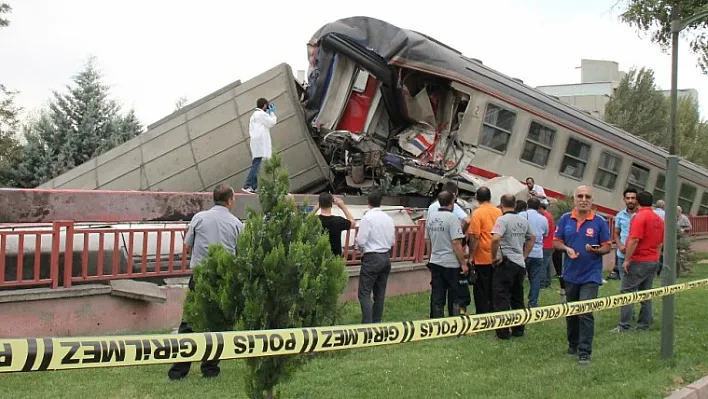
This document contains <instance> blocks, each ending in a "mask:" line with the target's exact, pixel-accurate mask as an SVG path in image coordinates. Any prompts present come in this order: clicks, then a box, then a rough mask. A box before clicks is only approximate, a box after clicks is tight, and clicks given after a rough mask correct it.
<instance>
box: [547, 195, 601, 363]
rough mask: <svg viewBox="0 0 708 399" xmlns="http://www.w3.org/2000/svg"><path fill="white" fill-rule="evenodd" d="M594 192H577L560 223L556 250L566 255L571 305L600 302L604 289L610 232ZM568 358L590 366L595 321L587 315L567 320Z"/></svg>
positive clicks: (566, 271)
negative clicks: (596, 208)
mask: <svg viewBox="0 0 708 399" xmlns="http://www.w3.org/2000/svg"><path fill="white" fill-rule="evenodd" d="M592 194H593V193H592V189H591V188H590V187H588V186H579V187H578V188H576V189H575V193H574V195H573V201H574V203H575V207H574V208H573V210H572V211H571V212H567V213H565V214H564V215H563V216H561V218H560V219H558V224H557V226H556V232H555V236H554V243H553V244H554V247H555V248H556V249H558V250H561V251H565V254H566V258H565V263H564V264H563V281H565V295H566V297H567V300H568V302H578V301H585V300H589V299H595V298H597V295H598V291H599V289H600V285H602V256H603V255H605V254H608V253H609V252H610V248H611V244H612V242H611V241H610V228H609V226H608V225H607V221H606V220H605V219H604V218H603V217H602V216H600V215H597V214H595V212H593V210H592V204H593V199H592ZM566 328H567V334H568V354H569V355H573V356H575V355H578V363H579V364H580V365H587V364H588V363H589V362H590V357H591V355H592V341H593V336H594V335H595V318H594V316H593V314H592V313H586V314H582V315H577V316H570V317H567V318H566Z"/></svg>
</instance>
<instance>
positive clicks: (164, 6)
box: [0, 0, 708, 125]
mask: <svg viewBox="0 0 708 399" xmlns="http://www.w3.org/2000/svg"><path fill="white" fill-rule="evenodd" d="M3 1H7V2H9V3H10V5H11V6H12V7H13V9H14V10H13V12H12V14H10V16H9V18H10V20H11V25H10V27H8V28H4V29H2V30H0V82H3V83H5V84H6V85H7V86H9V87H10V88H12V89H16V90H20V91H21V94H20V95H19V97H18V102H19V105H20V106H22V107H24V108H25V109H27V110H29V111H31V110H33V109H37V108H39V107H42V106H43V105H44V104H46V101H47V99H48V98H49V97H50V95H51V92H52V90H63V88H64V85H66V84H68V83H70V81H71V77H72V76H73V75H74V74H75V73H76V72H78V71H79V70H80V69H81V68H82V66H83V64H84V63H85V61H86V60H87V59H88V57H89V56H90V55H94V56H96V57H97V61H98V65H99V67H100V68H101V70H102V71H103V73H104V81H105V83H107V84H109V85H110V86H111V90H112V91H111V92H112V94H113V96H114V97H115V98H116V99H117V100H119V101H120V103H121V104H122V105H123V107H124V108H130V107H133V108H135V110H136V113H137V115H138V117H139V118H140V120H141V121H142V122H143V124H144V125H148V124H150V123H153V122H155V121H157V120H159V119H161V118H162V117H164V116H166V115H167V114H169V113H171V112H172V110H173V108H174V103H175V101H176V100H177V99H178V98H179V97H181V96H186V97H187V99H188V100H189V101H190V102H192V101H196V100H198V99H199V98H200V97H202V96H204V95H206V94H208V93H210V92H212V91H215V90H217V89H219V88H221V87H223V86H226V85H227V84H229V83H231V82H233V81H235V80H237V79H241V80H242V81H245V80H247V79H249V78H251V77H253V76H255V75H258V74H259V73H261V72H262V71H264V70H266V69H269V68H271V67H273V66H275V65H277V64H279V63H281V62H287V63H288V64H290V65H291V67H292V68H293V70H294V71H295V70H297V69H305V68H306V66H307V60H306V49H305V43H306V42H307V40H309V38H310V37H311V36H312V34H313V33H314V32H315V31H316V30H317V29H318V28H320V27H321V26H322V25H324V24H326V23H327V22H330V21H333V20H336V19H339V18H343V17H349V16H355V15H366V16H371V17H375V18H380V19H383V20H385V21H388V22H390V23H392V24H394V25H397V26H400V27H403V28H408V29H413V30H417V31H419V32H422V33H426V34H428V35H429V36H432V37H434V38H436V39H438V40H439V41H441V42H443V43H446V44H448V45H450V46H452V47H454V48H456V49H458V50H459V51H461V52H462V53H464V54H465V55H466V56H468V57H473V58H479V59H481V60H482V61H483V62H484V63H485V65H488V66H490V67H492V68H494V69H497V70H499V71H500V72H502V73H505V74H507V75H510V76H513V77H518V78H521V79H523V80H524V81H525V83H527V84H529V85H532V86H539V85H549V84H563V83H575V82H580V70H579V69H576V67H579V66H580V59H581V58H590V59H605V60H613V61H617V62H619V64H620V69H621V70H625V71H626V70H628V69H629V68H630V67H632V66H646V67H651V68H653V69H654V70H655V71H656V77H657V83H658V84H659V85H660V86H661V87H662V88H666V89H668V88H669V85H670V67H671V60H670V57H669V55H667V54H664V53H662V52H661V51H660V49H659V47H658V46H657V45H655V44H653V43H651V42H650V41H649V40H648V39H642V38H640V37H639V36H638V35H637V34H636V33H635V32H634V31H633V30H632V28H630V27H628V26H625V25H623V24H621V23H620V21H619V19H618V16H619V13H620V10H617V9H615V10H612V9H611V8H612V6H613V4H615V3H616V0H592V1H589V0H534V1H529V0H494V1H481V0H468V1H466V2H462V1H460V2H443V3H436V2H434V1H408V2H405V3H402V2H393V1H391V2H388V1H382V0H377V1H369V0H359V1H356V2H349V1H347V2H342V4H346V6H344V5H343V6H335V5H334V4H335V3H334V2H323V3H321V5H316V3H312V2H295V1H281V0H271V1H265V2H262V3H259V2H254V1H244V2H239V1H226V0H221V1H217V0H202V1H199V2H195V1H182V0H169V1H167V0H143V1H137V0H122V1H110V2H107V1H100V0H61V1H57V0H3ZM455 3H459V4H462V3H464V4H467V5H466V6H455V5H454V4H455ZM239 4H240V5H239ZM402 4H405V6H403V5H402ZM438 4H439V5H440V6H438ZM681 46H682V47H683V51H681V52H680V55H679V57H680V60H679V64H680V69H679V88H695V89H697V90H698V92H699V96H700V98H699V100H700V103H701V112H702V114H703V116H704V117H708V97H706V96H708V79H706V77H704V76H703V75H701V74H700V72H699V71H698V69H697V68H696V63H695V60H696V59H695V57H693V56H692V55H691V54H690V53H689V52H688V51H686V49H687V43H686V42H685V41H682V42H681Z"/></svg>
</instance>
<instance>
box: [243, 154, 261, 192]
mask: <svg viewBox="0 0 708 399" xmlns="http://www.w3.org/2000/svg"><path fill="white" fill-rule="evenodd" d="M262 160H263V158H261V157H258V158H253V161H252V162H251V170H250V171H249V172H248V177H246V183H244V185H243V188H252V189H254V190H255V189H257V188H258V171H259V170H260V169H261V161H262Z"/></svg>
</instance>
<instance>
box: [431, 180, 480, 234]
mask: <svg viewBox="0 0 708 399" xmlns="http://www.w3.org/2000/svg"><path fill="white" fill-rule="evenodd" d="M442 191H449V192H450V193H452V195H453V196H454V198H453V200H452V201H453V204H454V207H453V209H452V213H453V214H454V215H455V216H457V218H458V219H460V222H461V223H469V220H470V217H469V215H468V214H467V212H465V211H464V210H463V209H462V207H460V206H459V205H458V204H457V195H458V194H459V189H458V188H457V185H456V184H455V182H447V183H445V184H444V185H443V188H442ZM438 209H440V201H438V199H437V198H436V199H435V201H434V202H433V203H432V204H430V206H429V207H428V217H430V215H432V214H433V213H434V212H436V211H437V210H438ZM463 228H464V225H463Z"/></svg>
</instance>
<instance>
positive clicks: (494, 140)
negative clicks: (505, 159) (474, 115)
mask: <svg viewBox="0 0 708 399" xmlns="http://www.w3.org/2000/svg"><path fill="white" fill-rule="evenodd" d="M515 121H516V114H515V113H513V112H511V111H509V110H506V109H503V108H501V107H498V106H496V105H494V104H487V111H486V112H485V113H484V124H483V126H482V135H481V136H480V138H479V145H481V146H484V147H487V148H489V149H491V150H494V151H497V152H500V153H502V154H503V153H506V149H507V146H508V145H509V138H510V137H511V131H512V129H513V128H514V122H515Z"/></svg>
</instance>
